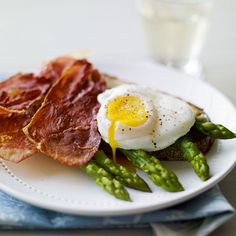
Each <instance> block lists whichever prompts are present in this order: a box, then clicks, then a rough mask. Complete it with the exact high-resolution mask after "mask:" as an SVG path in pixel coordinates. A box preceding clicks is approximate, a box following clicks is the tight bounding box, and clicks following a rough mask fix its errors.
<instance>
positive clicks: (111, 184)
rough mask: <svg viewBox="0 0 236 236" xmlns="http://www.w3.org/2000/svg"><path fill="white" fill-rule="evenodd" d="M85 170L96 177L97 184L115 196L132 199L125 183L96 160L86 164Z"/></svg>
mask: <svg viewBox="0 0 236 236" xmlns="http://www.w3.org/2000/svg"><path fill="white" fill-rule="evenodd" d="M83 170H84V171H85V172H86V173H87V174H88V175H90V176H91V177H92V178H93V179H94V181H95V182H96V184H98V185H99V186H100V187H102V188H103V189H104V190H106V191H107V192H108V193H110V194H111V195H113V196H114V197H116V198H118V199H121V200H125V201H131V200H130V197H129V193H128V192H127V190H126V189H125V187H124V186H123V184H122V183H120V182H119V181H118V180H116V179H115V178H114V177H113V176H112V175H111V174H109V173H108V172H107V171H106V170H104V169H103V168H102V167H100V166H99V165H97V164H96V163H95V162H94V161H90V162H89V163H88V164H87V165H86V166H84V167H83Z"/></svg>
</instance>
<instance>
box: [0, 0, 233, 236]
mask: <svg viewBox="0 0 236 236" xmlns="http://www.w3.org/2000/svg"><path fill="white" fill-rule="evenodd" d="M235 12H236V1H235V0H227V1H223V0H221V1H220V0H218V1H215V7H214V9H213V12H212V19H211V27H210V29H209V33H208V38H207V42H206V45H205V48H204V50H203V53H202V55H201V59H202V61H203V63H204V66H205V74H206V80H207V81H208V82H210V83H211V84H212V85H214V86H215V87H217V88H218V89H219V90H221V91H222V92H223V93H224V94H225V95H226V96H228V97H229V98H230V99H231V101H232V102H233V103H234V104H236V46H235V44H236V14H235ZM84 48H87V49H90V50H91V51H92V52H93V53H95V54H96V56H97V57H99V58H112V59H113V60H114V59H117V60H118V61H119V60H124V61H145V60H147V59H149V52H148V48H147V45H146V41H145V35H144V33H143V30H142V25H141V20H140V18H139V15H138V11H137V1H135V0H119V1H118V0H40V1H36V0H0V71H1V72H10V73H14V72H18V71H25V70H32V69H34V68H35V67H36V66H37V65H39V64H40V63H41V62H42V61H45V60H47V59H50V58H53V57H55V56H58V55H62V54H65V53H68V52H71V51H73V50H75V49H84ZM220 185H221V188H222V190H223V192H224V193H225V196H226V197H227V198H228V199H229V201H230V202H231V203H232V205H233V206H234V207H236V191H235V190H234V189H235V186H236V169H234V170H233V171H232V172H231V174H230V175H229V176H228V177H227V178H225V180H223V181H222V182H221V184H220ZM68 233H69V232H61V233H60V234H59V233H55V235H68ZM70 233H71V235H77V234H80V235H95V233H96V234H97V235H98V231H90V232H86V231H71V232H70ZM14 234H15V232H11V233H10V232H9V234H7V235H14ZM21 234H22V235H26V233H25V232H22V233H21ZM38 234H39V233H36V232H35V233H34V234H32V233H31V234H30V235H38ZM104 234H105V232H103V231H100V233H99V235H104ZM120 234H123V235H124V236H125V235H128V234H129V235H130V234H132V235H137V236H141V235H151V234H152V233H151V231H150V230H147V229H145V230H133V231H132V232H131V233H127V231H126V230H121V231H119V232H117V235H120ZM235 234H236V218H233V219H232V220H231V221H229V222H227V223H226V224H225V225H224V226H222V227H221V228H220V229H218V230H217V231H216V232H214V233H213V234H212V235H213V236H221V235H225V236H231V235H235ZM0 235H6V232H0ZM27 235H28V234H27ZM40 235H46V233H45V232H42V233H40ZM53 235H54V234H53ZM113 235H114V236H115V235H116V234H115V233H114V234H113Z"/></svg>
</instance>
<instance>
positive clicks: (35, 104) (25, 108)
mask: <svg viewBox="0 0 236 236" xmlns="http://www.w3.org/2000/svg"><path fill="white" fill-rule="evenodd" d="M50 85H51V81H49V80H48V79H45V78H43V77H35V76H34V75H33V74H16V75H15V76H12V77H11V78H9V79H8V80H6V81H3V82H1V83H0V124H1V125H0V157H2V158H3V159H6V160H10V161H13V162H19V161H21V160H23V159H25V158H26V157H28V156H30V155H32V154H33V153H35V152H36V149H35V147H34V145H33V144H32V143H31V142H30V141H29V140H28V139H27V138H26V137H25V135H24V133H23V132H22V128H23V127H24V126H25V125H27V124H28V123H29V122H30V120H31V118H32V116H33V114H34V113H35V112H36V110H37V109H38V108H39V106H40V104H41V102H42V99H43V97H44V94H45V93H46V91H47V90H48V88H49V87H50Z"/></svg>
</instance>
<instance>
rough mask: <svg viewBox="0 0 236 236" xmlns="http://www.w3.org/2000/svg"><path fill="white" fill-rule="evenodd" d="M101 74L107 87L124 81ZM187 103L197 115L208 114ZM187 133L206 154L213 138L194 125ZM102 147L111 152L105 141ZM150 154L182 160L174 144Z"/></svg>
mask: <svg viewBox="0 0 236 236" xmlns="http://www.w3.org/2000/svg"><path fill="white" fill-rule="evenodd" d="M103 76H104V78H105V80H106V83H107V87H108V88H113V87H116V86H119V85H122V84H124V83H126V82H125V81H123V80H120V79H118V78H117V77H114V76H110V75H107V74H103ZM188 103H189V102H188ZM189 105H191V106H192V108H193V109H194V111H195V113H196V115H197V116H199V115H201V116H204V117H206V118H207V119H208V116H207V114H206V113H205V112H204V110H203V109H201V108H199V107H197V106H196V105H194V104H192V103H189ZM187 135H188V136H189V137H190V138H191V140H192V141H193V142H194V143H195V144H196V145H197V146H198V148H199V150H201V152H202V153H204V154H206V153H207V152H208V151H209V150H210V149H211V147H212V145H213V143H214V139H212V138H210V137H209V136H206V135H204V134H202V133H200V132H199V131H198V130H196V128H195V127H192V128H191V130H190V131H189V133H188V134H187ZM102 148H103V149H105V150H106V151H107V152H111V150H109V149H110V147H109V146H108V145H106V144H105V143H102ZM152 154H153V155H154V156H156V157H158V159H160V160H168V161H181V160H184V158H183V156H182V154H181V153H180V151H179V150H178V149H177V148H176V147H175V146H174V145H171V146H169V147H167V148H165V149H163V150H160V151H156V152H153V153H152Z"/></svg>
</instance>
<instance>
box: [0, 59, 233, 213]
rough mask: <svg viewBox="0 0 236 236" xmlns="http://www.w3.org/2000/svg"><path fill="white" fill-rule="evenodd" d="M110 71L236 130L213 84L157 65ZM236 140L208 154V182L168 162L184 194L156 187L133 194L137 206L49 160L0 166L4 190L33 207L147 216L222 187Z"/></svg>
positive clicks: (105, 66) (107, 66)
mask: <svg viewBox="0 0 236 236" xmlns="http://www.w3.org/2000/svg"><path fill="white" fill-rule="evenodd" d="M96 65H97V67H98V68H99V69H101V70H102V71H104V72H107V73H110V74H112V75H116V76H118V77H120V78H122V79H124V80H127V81H132V82H136V83H141V84H145V85H148V86H150V87H156V88H159V89H161V90H164V91H167V92H170V93H172V94H174V95H177V96H180V97H182V98H184V99H186V100H189V101H191V102H193V103H194V104H196V105H198V106H200V107H202V108H204V109H205V111H206V112H207V113H208V114H209V116H210V117H211V119H212V120H213V121H215V122H218V123H222V124H224V125H226V126H228V127H229V128H231V129H232V130H236V126H235V120H236V111H235V109H234V106H233V105H232V104H231V103H230V102H229V101H228V100H227V99H226V98H225V97H224V96H223V95H222V94H221V93H219V92H218V91H217V90H216V89H214V88H213V87H211V86H210V85H208V84H207V83H205V82H203V81H199V80H195V79H192V78H189V77H187V76H185V75H182V74H181V73H178V72H176V71H174V70H169V69H166V68H165V67H161V66H156V65H155V66H154V65H138V64H136V65H134V64H129V65H128V64H117V63H109V62H108V63H106V62H103V63H96ZM235 144H236V140H227V141H219V142H217V143H216V144H215V145H214V147H213V149H212V150H211V152H210V153H209V154H208V155H207V156H208V162H209V165H210V169H211V178H210V179H209V180H207V181H206V182H202V181H200V180H199V179H198V177H197V176H196V175H195V174H194V173H193V171H192V169H191V167H190V166H189V165H188V163H187V162H165V164H166V165H167V166H168V167H169V168H170V169H172V170H173V171H174V172H175V173H176V174H177V175H178V177H179V179H180V181H181V182H182V183H183V186H184V187H185V189H186V190H185V191H184V192H179V193H168V192H165V191H163V190H162V189H160V188H159V187H156V186H154V184H152V183H151V181H149V180H148V178H147V177H146V176H145V175H143V174H142V176H143V177H144V178H145V179H146V180H147V182H148V183H149V184H150V186H151V188H152V190H153V193H143V192H140V191H135V190H129V193H130V196H131V198H132V200H133V202H131V203H130V202H124V201H120V200H117V199H115V198H114V197H112V196H110V195H109V194H107V193H106V192H105V191H103V190H102V189H100V187H98V186H97V185H96V184H95V183H94V182H93V181H92V180H91V179H90V177H88V176H86V175H85V174H84V173H82V171H80V170H79V169H78V168H72V167H67V166H63V165H61V164H59V163H57V162H55V161H53V160H51V159H50V158H48V157H45V156H42V155H35V156H33V157H32V158H29V159H28V160H26V161H24V162H22V163H20V164H13V163H9V162H6V161H1V162H0V189H2V190H3V191H5V192H7V193H9V194H11V195H13V196H14V197H16V198H18V199H21V200H23V201H25V202H28V203H31V204H33V205H36V206H39V207H43V208H47V209H51V210H56V211H61V212H66V213H74V214H81V215H94V216H98V215H124V214H131V213H141V212H146V211H151V210H156V209H161V208H164V207H169V206H172V205H174V204H176V203H180V202H183V201H185V200H187V199H190V198H192V197H194V196H196V195H197V194H199V193H201V192H203V191H205V190H207V189H209V188H210V187H212V186H213V185H215V184H216V183H217V182H219V181H220V180H221V179H222V178H223V177H224V176H226V174H227V173H229V171H230V170H231V169H232V168H233V167H234V165H235V162H236V148H235V147H236V146H235Z"/></svg>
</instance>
